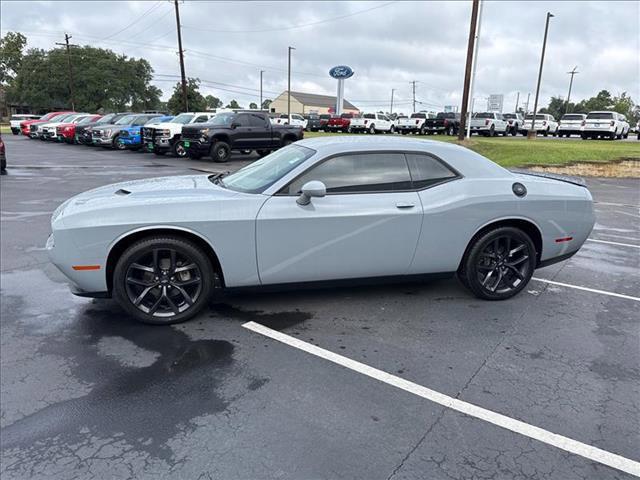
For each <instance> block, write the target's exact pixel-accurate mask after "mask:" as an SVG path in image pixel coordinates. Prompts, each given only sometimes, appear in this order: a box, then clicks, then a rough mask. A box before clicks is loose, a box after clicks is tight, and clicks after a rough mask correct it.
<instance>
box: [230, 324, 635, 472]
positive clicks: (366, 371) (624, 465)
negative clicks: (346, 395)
mask: <svg viewBox="0 0 640 480" xmlns="http://www.w3.org/2000/svg"><path fill="white" fill-rule="evenodd" d="M242 326H243V327H244V328H246V329H248V330H251V331H253V332H256V333H259V334H261V335H264V336H266V337H269V338H272V339H273V340H276V341H278V342H281V343H284V344H286V345H289V346H290V347H294V348H297V349H298V350H302V351H304V352H307V353H309V354H311V355H315V356H316V357H320V358H323V359H325V360H328V361H330V362H333V363H335V364H337V365H341V366H343V367H345V368H348V369H350V370H353V371H355V372H358V373H360V374H362V375H366V376H367V377H370V378H373V379H375V380H378V381H380V382H383V383H386V384H387V385H391V386H393V387H396V388H399V389H401V390H404V391H406V392H409V393H412V394H414V395H417V396H419V397H422V398H424V399H426V400H429V401H431V402H434V403H437V404H439V405H442V406H444V407H446V408H450V409H452V410H455V411H457V412H460V413H464V414H465V415H469V416H470V417H475V418H479V419H480V420H484V421H485V422H489V423H491V424H493V425H496V426H498V427H501V428H504V429H507V430H510V431H512V432H515V433H519V434H520V435H524V436H525V437H529V438H532V439H534V440H538V441H539V442H542V443H546V444H547V445H551V446H554V447H557V448H559V449H561V450H564V451H566V452H570V453H573V454H575V455H579V456H581V457H584V458H587V459H589V460H592V461H594V462H598V463H601V464H603V465H607V466H609V467H612V468H615V469H617V470H621V471H623V472H626V473H630V474H632V475H638V476H640V462H636V461H634V460H630V459H628V458H625V457H622V456H620V455H616V454H615V453H611V452H607V451H606V450H602V449H600V448H597V447H593V446H591V445H587V444H586V443H582V442H578V441H577V440H573V439H571V438H568V437H565V436H562V435H558V434H557V433H553V432H550V431H548V430H544V429H542V428H539V427H536V426H533V425H530V424H528V423H525V422H522V421H520V420H516V419H514V418H511V417H507V416H506V415H502V414H500V413H496V412H493V411H491V410H487V409H486V408H482V407H478V406H477V405H473V404H471V403H467V402H464V401H462V400H458V399H457V398H453V397H450V396H448V395H445V394H443V393H440V392H437V391H435V390H431V389H430V388H427V387H423V386H422V385H418V384H417V383H413V382H410V381H408V380H405V379H403V378H400V377H397V376H395V375H392V374H390V373H387V372H385V371H382V370H378V369H377V368H373V367H370V366H368V365H365V364H364V363H360V362H357V361H355V360H352V359H350V358H347V357H344V356H342V355H338V354H337V353H333V352H331V351H329V350H325V349H323V348H320V347H317V346H315V345H312V344H310V343H307V342H304V341H302V340H299V339H297V338H293V337H290V336H289V335H286V334H284V333H282V332H278V331H276V330H272V329H270V328H268V327H265V326H264V325H260V324H259V323H256V322H248V323H245V324H243V325H242Z"/></svg>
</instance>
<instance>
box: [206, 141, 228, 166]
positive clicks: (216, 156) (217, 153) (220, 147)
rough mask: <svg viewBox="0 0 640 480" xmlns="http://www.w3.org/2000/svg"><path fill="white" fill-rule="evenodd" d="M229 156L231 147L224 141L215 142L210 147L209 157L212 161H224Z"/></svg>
mask: <svg viewBox="0 0 640 480" xmlns="http://www.w3.org/2000/svg"><path fill="white" fill-rule="evenodd" d="M230 156H231V147H230V146H229V144H228V143H226V142H216V143H214V144H213V147H211V159H212V160H213V161H214V162H226V161H227V160H229V157H230Z"/></svg>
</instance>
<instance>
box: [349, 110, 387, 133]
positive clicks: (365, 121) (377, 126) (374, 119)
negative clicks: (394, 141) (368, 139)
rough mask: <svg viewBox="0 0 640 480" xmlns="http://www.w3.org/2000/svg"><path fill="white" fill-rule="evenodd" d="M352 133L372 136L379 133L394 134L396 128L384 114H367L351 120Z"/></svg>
mask: <svg viewBox="0 0 640 480" xmlns="http://www.w3.org/2000/svg"><path fill="white" fill-rule="evenodd" d="M351 131H352V132H368V133H371V134H374V133H379V132H389V133H394V132H395V131H396V126H395V123H394V122H393V121H392V120H391V119H390V118H389V117H387V116H386V115H385V114H384V113H365V114H364V115H362V116H361V117H358V118H352V119H351Z"/></svg>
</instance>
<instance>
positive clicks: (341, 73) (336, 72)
mask: <svg viewBox="0 0 640 480" xmlns="http://www.w3.org/2000/svg"><path fill="white" fill-rule="evenodd" d="M329 75H331V76H332V77H333V78H337V79H338V80H342V79H345V78H349V77H351V76H352V75H353V70H351V67H347V66H346V65H338V66H337V67H333V68H332V69H331V70H329Z"/></svg>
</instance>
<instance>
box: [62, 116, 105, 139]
mask: <svg viewBox="0 0 640 480" xmlns="http://www.w3.org/2000/svg"><path fill="white" fill-rule="evenodd" d="M101 118H102V115H87V116H86V117H84V118H83V119H82V120H80V121H79V122H77V123H63V124H61V125H58V126H57V127H56V138H57V140H58V141H59V142H66V143H75V140H76V125H86V124H87V123H93V122H97V121H98V120H100V119H101Z"/></svg>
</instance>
